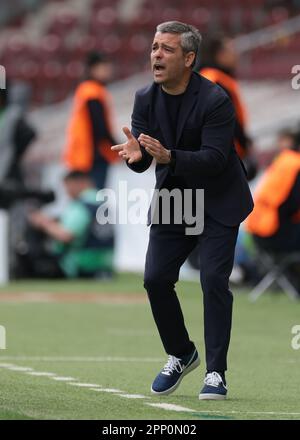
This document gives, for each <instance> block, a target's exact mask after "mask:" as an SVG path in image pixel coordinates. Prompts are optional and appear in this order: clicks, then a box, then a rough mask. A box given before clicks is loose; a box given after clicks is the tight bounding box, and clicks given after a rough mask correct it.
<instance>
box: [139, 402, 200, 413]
mask: <svg viewBox="0 0 300 440" xmlns="http://www.w3.org/2000/svg"><path fill="white" fill-rule="evenodd" d="M145 405H149V406H154V407H155V408H161V409H166V410H167V411H177V412H199V410H198V411H196V410H195V409H190V408H185V407H184V406H180V405H173V404H172V403H145ZM201 412H202V410H201Z"/></svg>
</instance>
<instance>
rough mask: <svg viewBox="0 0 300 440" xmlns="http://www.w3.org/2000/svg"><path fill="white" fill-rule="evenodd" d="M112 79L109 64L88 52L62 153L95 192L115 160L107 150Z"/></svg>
mask: <svg viewBox="0 0 300 440" xmlns="http://www.w3.org/2000/svg"><path fill="white" fill-rule="evenodd" d="M111 77H112V64H111V62H110V61H109V60H108V59H107V58H106V57H105V56H104V55H102V54H101V53H98V52H92V53H90V54H89V55H88V57H87V60H86V79H85V80H84V81H83V82H81V84H79V86H78V87H77V89H76V91H75V96H74V100H73V109H72V114H71V119H70V122H69V126H68V131H67V142H66V145H65V150H64V154H63V159H64V162H65V164H66V166H67V168H68V169H69V170H81V171H84V172H86V173H89V175H90V176H91V178H92V179H93V181H94V183H95V186H96V188H98V189H102V188H104V187H105V183H106V177H107V171H108V168H109V165H110V164H112V163H114V162H116V161H117V160H118V156H117V154H115V152H113V151H111V148H110V147H111V146H112V145H114V144H115V143H116V142H115V140H114V138H113V127H112V103H111V96H110V94H109V92H108V90H107V88H106V84H107V82H108V81H109V80H110V79H111Z"/></svg>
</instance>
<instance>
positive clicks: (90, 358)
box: [0, 356, 165, 365]
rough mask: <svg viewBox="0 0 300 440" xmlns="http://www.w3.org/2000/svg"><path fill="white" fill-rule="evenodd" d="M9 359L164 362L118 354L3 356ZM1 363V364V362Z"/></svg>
mask: <svg viewBox="0 0 300 440" xmlns="http://www.w3.org/2000/svg"><path fill="white" fill-rule="evenodd" d="M1 359H3V360H8V361H38V362H164V361H165V359H163V358H151V357H145V358H143V357H141V358H138V357H121V356H120V357H118V356H114V357H113V356H1ZM0 365H1V364H0Z"/></svg>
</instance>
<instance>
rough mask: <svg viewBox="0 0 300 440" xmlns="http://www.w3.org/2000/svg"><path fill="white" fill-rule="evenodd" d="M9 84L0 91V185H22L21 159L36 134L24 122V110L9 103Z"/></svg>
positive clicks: (15, 103)
mask: <svg viewBox="0 0 300 440" xmlns="http://www.w3.org/2000/svg"><path fill="white" fill-rule="evenodd" d="M10 90H11V89H10V84H7V87H6V89H4V90H3V89H0V156H1V161H0V185H1V186H2V185H3V182H7V181H13V182H14V183H15V184H21V185H23V184H24V178H23V175H22V170H21V160H22V157H23V155H24V153H25V151H26V149H27V148H28V146H29V145H30V143H31V142H32V141H33V140H34V139H35V137H36V132H35V130H34V129H33V127H31V126H30V125H29V124H28V122H27V121H26V118H25V115H24V109H23V107H22V106H21V105H18V103H17V102H13V103H12V102H11V101H10V93H9V92H10Z"/></svg>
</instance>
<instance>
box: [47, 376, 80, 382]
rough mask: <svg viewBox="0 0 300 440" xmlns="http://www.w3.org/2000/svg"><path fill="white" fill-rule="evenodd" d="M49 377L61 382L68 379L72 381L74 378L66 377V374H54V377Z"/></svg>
mask: <svg viewBox="0 0 300 440" xmlns="http://www.w3.org/2000/svg"><path fill="white" fill-rule="evenodd" d="M51 379H53V380H58V381H61V382H68V381H71V380H72V381H74V380H76V379H75V378H74V377H67V376H54V377H51Z"/></svg>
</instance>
